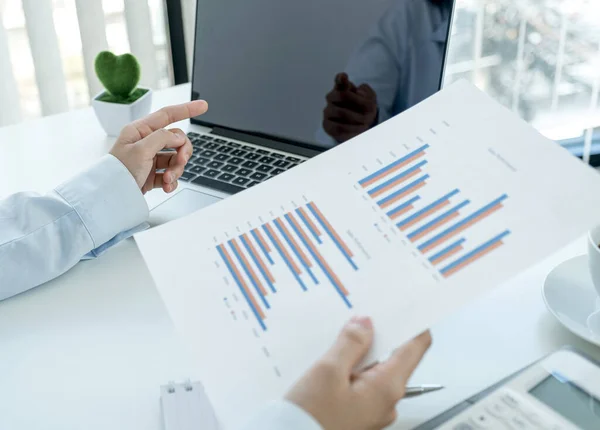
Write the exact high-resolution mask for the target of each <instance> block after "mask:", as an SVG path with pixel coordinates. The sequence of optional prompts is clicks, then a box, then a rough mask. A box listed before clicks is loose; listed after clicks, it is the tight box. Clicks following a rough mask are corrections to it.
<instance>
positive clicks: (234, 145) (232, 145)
mask: <svg viewBox="0 0 600 430" xmlns="http://www.w3.org/2000/svg"><path fill="white" fill-rule="evenodd" d="M227 145H228V146H231V147H232V148H239V147H240V146H242V145H240V144H239V143H235V142H227Z"/></svg>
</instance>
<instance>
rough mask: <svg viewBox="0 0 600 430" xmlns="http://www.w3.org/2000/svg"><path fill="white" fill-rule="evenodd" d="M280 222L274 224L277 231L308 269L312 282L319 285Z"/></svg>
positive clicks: (276, 221)
mask: <svg viewBox="0 0 600 430" xmlns="http://www.w3.org/2000/svg"><path fill="white" fill-rule="evenodd" d="M278 221H279V222H278ZM280 222H281V220H279V219H276V220H275V222H274V223H275V225H276V226H277V229H278V230H279V233H281V235H282V236H283V237H284V239H285V241H286V242H287V244H288V245H289V246H290V248H292V251H294V254H296V257H298V260H300V263H301V264H302V265H303V266H304V268H305V269H306V271H307V272H308V274H309V275H310V277H311V278H312V280H313V281H314V282H315V284H318V283H319V280H318V279H317V278H316V277H315V275H314V274H313V272H312V270H310V267H308V265H307V264H306V263H304V260H303V259H302V255H301V254H300V251H298V250H297V249H296V247H295V246H294V243H293V242H292V240H291V238H289V237H288V235H287V234H285V231H284V230H283V228H282V227H281V226H280V225H279V223H280Z"/></svg>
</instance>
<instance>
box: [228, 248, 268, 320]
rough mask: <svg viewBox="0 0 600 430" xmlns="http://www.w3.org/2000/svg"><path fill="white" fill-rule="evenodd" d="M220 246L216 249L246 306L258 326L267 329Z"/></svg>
mask: <svg viewBox="0 0 600 430" xmlns="http://www.w3.org/2000/svg"><path fill="white" fill-rule="evenodd" d="M221 246H222V245H221ZM221 246H217V251H218V252H219V254H220V255H221V258H222V259H223V262H225V265H226V266H227V269H229V273H230V274H231V277H232V278H233V280H234V281H235V283H236V284H237V286H238V287H239V289H240V291H241V292H242V295H243V296H244V298H245V299H246V301H247V302H248V306H250V309H251V310H252V313H253V314H254V316H255V317H256V319H257V320H258V323H259V324H260V326H261V327H262V329H263V330H265V331H267V326H266V325H265V323H264V322H263V320H262V319H261V317H260V315H259V313H258V311H257V310H256V308H255V307H254V305H253V304H252V301H251V300H250V297H248V294H246V290H244V287H243V286H242V283H241V282H240V280H239V279H238V277H237V276H236V275H235V272H234V271H233V267H231V265H230V264H229V262H228V261H227V257H226V256H225V253H224V252H223V250H222V249H221Z"/></svg>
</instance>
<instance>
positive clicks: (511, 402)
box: [501, 393, 520, 409]
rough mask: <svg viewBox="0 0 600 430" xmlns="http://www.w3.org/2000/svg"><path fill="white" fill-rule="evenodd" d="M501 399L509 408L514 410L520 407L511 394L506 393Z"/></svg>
mask: <svg viewBox="0 0 600 430" xmlns="http://www.w3.org/2000/svg"><path fill="white" fill-rule="evenodd" d="M501 399H502V401H503V402H504V403H505V404H506V405H507V406H509V407H511V408H513V409H516V408H518V407H519V406H520V403H519V401H518V400H517V399H515V397H514V396H513V395H511V394H508V393H505V394H503V395H502V397H501Z"/></svg>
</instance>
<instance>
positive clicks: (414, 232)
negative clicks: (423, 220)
mask: <svg viewBox="0 0 600 430" xmlns="http://www.w3.org/2000/svg"><path fill="white" fill-rule="evenodd" d="M469 203H471V201H470V200H465V201H464V202H462V203H459V204H458V205H456V206H454V207H453V208H452V209H450V210H447V211H446V212H444V213H443V214H441V215H440V216H438V217H436V218H434V219H432V220H431V221H429V222H428V223H427V224H425V225H424V226H422V227H420V228H418V229H416V230H415V231H413V232H412V233H411V234H409V235H408V236H406V237H408V238H409V239H412V238H413V237H415V236H418V235H419V234H421V233H423V232H424V231H425V230H427V229H428V228H431V226H433V225H435V224H436V223H438V222H440V221H442V220H443V219H446V218H448V217H449V216H450V215H452V214H453V213H455V212H457V211H458V210H460V209H462V208H464V207H465V206H467V205H468V204H469ZM396 225H397V226H398V227H400V225H399V224H396Z"/></svg>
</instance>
